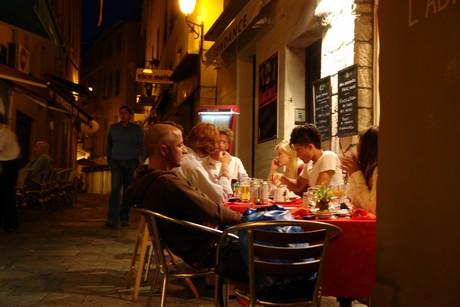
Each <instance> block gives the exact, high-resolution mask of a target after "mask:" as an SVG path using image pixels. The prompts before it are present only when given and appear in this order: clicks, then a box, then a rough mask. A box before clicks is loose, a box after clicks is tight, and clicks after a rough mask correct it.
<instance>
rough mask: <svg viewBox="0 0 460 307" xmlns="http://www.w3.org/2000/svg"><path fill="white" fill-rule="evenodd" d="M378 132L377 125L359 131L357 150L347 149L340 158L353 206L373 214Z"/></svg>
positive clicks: (374, 208)
mask: <svg viewBox="0 0 460 307" xmlns="http://www.w3.org/2000/svg"><path fill="white" fill-rule="evenodd" d="M378 133H379V128H378V127H377V126H371V127H369V128H367V129H365V130H363V131H361V132H360V134H359V135H360V138H359V141H358V148H357V151H356V152H353V151H349V152H348V153H347V154H345V156H344V157H342V158H341V159H340V161H341V167H342V170H344V171H345V172H346V173H347V174H348V182H349V191H348V195H349V197H350V199H351V200H352V202H353V206H354V208H363V209H366V210H368V211H369V212H371V213H374V214H375V211H376V207H377V177H378V168H377V161H378V155H377V144H378Z"/></svg>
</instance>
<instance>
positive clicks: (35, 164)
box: [24, 141, 54, 190]
mask: <svg viewBox="0 0 460 307" xmlns="http://www.w3.org/2000/svg"><path fill="white" fill-rule="evenodd" d="M49 148H50V147H49V145H48V143H47V142H45V141H38V142H36V143H35V147H34V154H35V157H34V159H33V160H32V161H30V162H29V163H27V164H26V166H24V169H28V170H30V171H31V172H30V174H29V176H28V178H27V180H26V186H27V189H31V190H36V189H38V188H39V187H40V181H41V180H40V179H39V178H38V177H39V176H40V175H41V174H42V173H44V172H47V171H49V170H52V169H53V165H54V160H53V158H52V157H51V156H50V155H49Z"/></svg>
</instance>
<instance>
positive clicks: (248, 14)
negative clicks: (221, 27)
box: [206, 1, 262, 64]
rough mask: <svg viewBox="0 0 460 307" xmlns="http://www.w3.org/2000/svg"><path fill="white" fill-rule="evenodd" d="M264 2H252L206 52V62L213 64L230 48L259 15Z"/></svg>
mask: <svg viewBox="0 0 460 307" xmlns="http://www.w3.org/2000/svg"><path fill="white" fill-rule="evenodd" d="M261 2H262V1H250V2H249V3H248V4H246V6H245V7H244V9H243V10H242V11H241V12H240V13H239V14H238V16H236V18H235V19H234V20H233V22H232V23H231V24H230V25H229V26H228V27H227V28H226V29H225V31H224V32H222V34H221V35H220V36H219V37H218V38H217V39H216V41H215V42H214V44H213V45H212V46H211V48H209V50H208V51H207V52H206V62H207V63H208V64H211V63H213V62H214V61H215V60H216V58H217V57H218V56H219V55H220V54H221V53H222V52H224V50H225V49H227V47H228V46H230V45H231V44H232V43H233V42H234V41H235V40H236V38H237V37H238V36H239V35H240V34H241V33H242V32H243V31H244V30H245V29H246V28H247V27H248V26H249V24H250V23H251V21H252V20H253V19H254V17H255V16H256V15H257V14H258V13H259V11H260V7H261Z"/></svg>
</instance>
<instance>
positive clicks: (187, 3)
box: [179, 0, 196, 16]
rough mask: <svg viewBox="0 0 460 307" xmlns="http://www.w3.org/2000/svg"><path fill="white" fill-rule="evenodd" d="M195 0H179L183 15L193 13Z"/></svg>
mask: <svg viewBox="0 0 460 307" xmlns="http://www.w3.org/2000/svg"><path fill="white" fill-rule="evenodd" d="M195 4H196V0H179V6H180V10H181V12H182V13H183V14H185V16H187V15H189V14H191V13H193V10H194V9H195Z"/></svg>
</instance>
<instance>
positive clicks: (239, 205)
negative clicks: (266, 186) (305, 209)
mask: <svg viewBox="0 0 460 307" xmlns="http://www.w3.org/2000/svg"><path fill="white" fill-rule="evenodd" d="M273 204H274V202H273V201H272V200H270V202H269V203H268V204H262V205H254V204H253V203H251V202H244V203H243V202H229V203H226V204H225V206H226V207H228V208H230V209H232V210H233V211H236V212H239V213H243V212H244V210H246V209H247V208H261V207H267V206H271V205H273ZM276 204H278V205H280V206H283V207H285V208H286V209H288V210H289V209H294V208H299V207H301V206H302V198H297V199H293V200H290V201H289V202H285V203H284V202H283V203H280V202H277V203H276Z"/></svg>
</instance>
